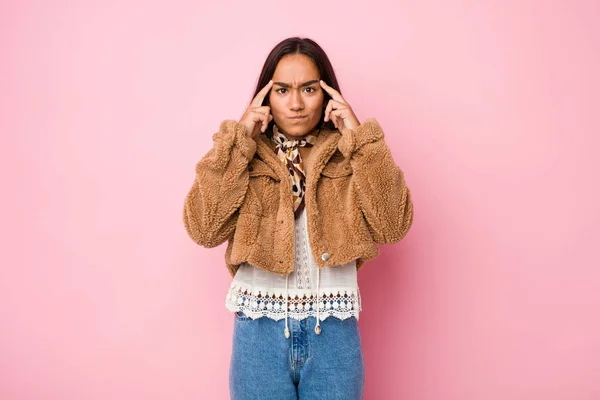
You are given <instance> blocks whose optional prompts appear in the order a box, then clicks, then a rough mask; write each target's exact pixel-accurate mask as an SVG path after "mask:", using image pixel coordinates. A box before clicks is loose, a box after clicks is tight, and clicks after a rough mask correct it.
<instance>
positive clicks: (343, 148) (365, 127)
mask: <svg viewBox="0 0 600 400" xmlns="http://www.w3.org/2000/svg"><path fill="white" fill-rule="evenodd" d="M381 139H383V130H382V129H381V126H379V123H378V122H377V121H376V120H375V118H369V119H367V120H366V121H365V122H363V123H362V124H361V125H359V126H358V127H357V128H356V129H355V130H349V131H346V132H345V133H342V138H341V139H340V141H339V142H338V149H339V150H340V152H341V153H342V154H343V155H344V157H346V158H349V157H350V156H352V154H354V153H355V152H356V151H358V150H359V149H360V148H361V147H362V146H364V145H365V144H368V143H373V142H376V141H378V140H381Z"/></svg>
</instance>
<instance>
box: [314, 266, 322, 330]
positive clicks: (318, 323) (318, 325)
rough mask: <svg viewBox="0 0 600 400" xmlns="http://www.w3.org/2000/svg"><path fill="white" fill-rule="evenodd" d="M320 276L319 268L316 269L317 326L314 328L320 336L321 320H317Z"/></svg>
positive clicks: (319, 299) (319, 301)
mask: <svg viewBox="0 0 600 400" xmlns="http://www.w3.org/2000/svg"><path fill="white" fill-rule="evenodd" d="M320 275H321V268H319V267H317V325H316V326H315V333H316V334H317V335H320V334H321V320H320V319H319V309H320V308H321V307H320V303H321V296H320V295H319V285H320V282H319V276H320Z"/></svg>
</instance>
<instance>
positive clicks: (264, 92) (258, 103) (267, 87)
mask: <svg viewBox="0 0 600 400" xmlns="http://www.w3.org/2000/svg"><path fill="white" fill-rule="evenodd" d="M271 86H273V81H272V80H270V81H269V83H267V84H266V85H265V87H263V88H262V89H261V90H260V92H258V93H257V94H256V97H255V98H254V100H252V106H253V107H260V106H261V105H262V102H263V100H264V99H265V97H266V96H267V93H269V90H271Z"/></svg>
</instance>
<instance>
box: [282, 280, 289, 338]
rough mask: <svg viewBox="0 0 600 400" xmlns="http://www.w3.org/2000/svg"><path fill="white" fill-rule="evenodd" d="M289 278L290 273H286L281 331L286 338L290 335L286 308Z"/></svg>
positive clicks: (287, 306)
mask: <svg viewBox="0 0 600 400" xmlns="http://www.w3.org/2000/svg"><path fill="white" fill-rule="evenodd" d="M289 278H290V274H287V275H286V276H285V330H284V331H283V333H284V334H285V337H286V339H289V337H290V330H289V329H288V308H289V302H288V280H289Z"/></svg>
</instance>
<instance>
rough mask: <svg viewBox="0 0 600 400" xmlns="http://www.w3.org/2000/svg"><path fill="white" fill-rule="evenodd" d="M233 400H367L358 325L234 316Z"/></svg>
mask: <svg viewBox="0 0 600 400" xmlns="http://www.w3.org/2000/svg"><path fill="white" fill-rule="evenodd" d="M234 315H235V317H234V318H235V321H234V326H233V346H232V354H231V361H230V367H229V393H230V396H231V400H292V399H294V400H296V399H307V400H308V399H311V400H312V399H328V400H335V399H340V400H353V399H362V396H363V390H364V381H365V366H364V361H363V353H362V346H361V341H360V332H359V329H358V321H357V320H356V318H354V317H351V318H348V319H345V320H343V321H342V320H340V319H338V318H336V317H328V318H327V319H325V320H324V321H322V322H321V329H322V330H321V334H320V335H317V334H316V333H315V324H316V318H315V317H308V318H306V319H303V320H301V321H297V320H295V319H293V318H288V329H289V330H290V337H289V339H287V338H286V337H285V335H284V332H283V331H284V329H285V319H282V320H280V321H275V320H273V319H270V318H266V317H262V318H257V319H254V320H253V319H251V318H249V317H246V316H245V315H244V314H243V313H242V312H240V311H238V312H236V313H234Z"/></svg>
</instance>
